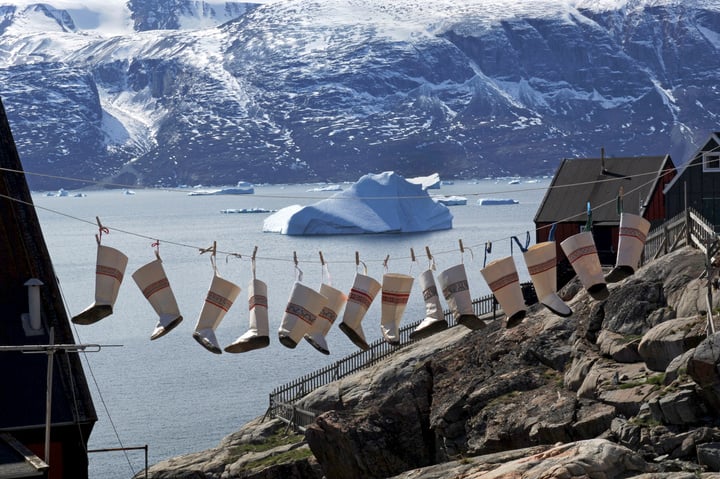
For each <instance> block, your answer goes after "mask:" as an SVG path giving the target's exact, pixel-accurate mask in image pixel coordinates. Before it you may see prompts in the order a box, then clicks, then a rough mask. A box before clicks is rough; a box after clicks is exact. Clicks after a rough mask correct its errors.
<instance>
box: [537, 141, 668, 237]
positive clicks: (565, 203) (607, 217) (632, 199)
mask: <svg viewBox="0 0 720 479" xmlns="http://www.w3.org/2000/svg"><path fill="white" fill-rule="evenodd" d="M603 165H604V170H603ZM665 168H674V166H673V164H672V161H671V160H670V157H669V156H667V155H666V156H642V157H627V158H604V159H603V158H574V159H565V160H563V161H562V163H561V164H560V166H559V167H558V170H557V172H556V173H555V176H554V177H553V180H552V182H551V183H550V186H549V187H548V191H547V192H546V193H545V198H544V199H543V201H542V203H541V204H540V207H539V208H538V212H537V214H536V215H535V223H555V222H571V223H584V222H585V221H586V219H587V215H586V209H587V207H586V205H587V203H588V202H590V206H591V208H592V217H593V222H595V223H612V224H617V223H618V222H619V219H620V218H619V216H618V214H617V207H616V203H617V202H616V200H617V197H618V194H619V191H620V188H621V187H622V190H623V211H625V212H628V213H634V214H640V215H642V214H643V213H644V210H645V208H646V207H647V203H648V201H649V200H650V199H651V195H652V193H653V191H654V190H655V186H656V184H657V181H658V179H659V174H660V172H661V171H663V170H664V169H665Z"/></svg>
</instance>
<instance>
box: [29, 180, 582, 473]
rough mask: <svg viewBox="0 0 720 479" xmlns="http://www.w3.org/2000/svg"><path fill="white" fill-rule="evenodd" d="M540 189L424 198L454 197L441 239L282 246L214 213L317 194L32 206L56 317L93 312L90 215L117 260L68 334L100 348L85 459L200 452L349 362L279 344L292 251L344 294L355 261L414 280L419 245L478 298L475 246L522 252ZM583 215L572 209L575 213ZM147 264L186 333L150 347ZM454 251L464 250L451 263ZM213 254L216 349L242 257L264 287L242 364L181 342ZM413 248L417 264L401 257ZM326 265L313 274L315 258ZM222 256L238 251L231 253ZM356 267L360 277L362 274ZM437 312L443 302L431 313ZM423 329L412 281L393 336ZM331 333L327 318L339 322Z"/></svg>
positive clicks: (371, 318)
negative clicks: (261, 343)
mask: <svg viewBox="0 0 720 479" xmlns="http://www.w3.org/2000/svg"><path fill="white" fill-rule="evenodd" d="M548 181H549V180H544V179H543V180H539V181H538V182H532V183H527V182H523V183H521V184H515V185H509V184H508V182H507V180H502V181H494V180H481V181H473V182H470V181H462V182H459V181H458V182H455V184H453V185H443V186H442V188H441V189H440V190H431V193H432V194H437V195H448V196H449V195H461V196H465V197H466V198H467V200H468V201H467V205H465V206H451V207H450V211H451V212H452V214H453V216H454V220H453V228H452V229H450V230H445V231H435V232H428V233H417V234H402V235H401V234H380V235H352V236H320V237H293V236H283V235H279V234H273V233H263V232H262V223H263V220H264V219H265V218H266V217H267V216H268V215H269V214H266V213H249V214H222V213H221V212H220V211H221V210H223V209H241V208H260V207H262V208H267V209H280V208H282V207H285V206H288V205H291V204H302V205H304V204H310V203H313V202H315V201H317V200H319V199H322V198H326V197H328V196H330V195H331V194H332V193H329V192H308V189H311V188H313V187H314V186H317V185H286V186H259V187H256V189H255V194H253V195H240V196H188V195H187V191H183V190H172V191H169V190H136V191H135V193H136V194H134V195H129V194H124V192H123V191H122V190H104V191H88V192H87V196H85V197H72V196H66V197H48V196H45V195H44V194H41V193H35V194H34V195H33V201H34V202H35V205H36V207H37V210H38V216H39V218H40V223H41V226H42V229H43V233H44V236H45V241H46V243H47V245H48V248H49V250H50V254H51V257H52V261H53V265H54V268H55V272H56V275H57V278H58V281H59V284H60V288H61V290H62V292H63V295H64V299H65V302H66V307H67V309H68V315H69V316H70V317H71V316H73V315H76V314H78V313H79V312H81V311H82V310H83V309H85V308H86V307H87V306H89V305H90V304H92V302H93V301H94V285H95V259H96V240H95V234H96V233H97V232H98V227H97V224H96V220H95V218H96V217H99V218H100V221H101V222H102V224H103V225H104V226H107V227H108V228H109V234H103V235H102V244H104V245H106V246H111V247H113V248H117V249H119V250H120V251H122V252H123V253H125V254H126V255H127V256H128V257H129V261H128V266H127V270H126V272H125V277H124V280H123V283H122V285H121V287H120V292H119V296H118V298H117V301H116V303H115V307H114V312H113V314H112V315H111V316H109V317H107V318H105V319H103V320H101V321H99V322H98V323H96V324H93V325H89V326H75V325H73V329H74V332H75V339H76V341H77V342H78V343H97V344H101V345H105V347H103V348H102V350H101V351H100V352H96V353H88V354H86V355H84V358H83V364H84V367H85V372H86V376H87V378H88V383H89V385H90V389H91V392H92V394H93V398H94V403H95V407H96V409H97V413H98V422H97V424H96V425H95V428H94V430H93V433H92V435H91V437H90V445H89V446H90V449H102V448H117V447H121V446H125V447H135V446H143V445H146V444H147V445H148V446H149V463H150V464H154V463H156V462H158V461H161V460H163V459H167V458H170V457H173V456H177V455H181V454H186V453H191V452H196V451H200V450H204V449H207V448H210V447H213V446H215V445H217V444H218V443H219V442H220V440H221V439H222V438H223V437H225V436H226V435H228V434H230V433H232V432H234V431H236V430H238V429H239V428H240V427H241V426H242V425H243V424H245V423H246V422H248V421H249V420H251V419H253V418H255V417H258V416H262V415H263V414H264V413H265V411H266V409H267V407H268V395H269V393H270V392H271V391H272V390H273V389H274V388H275V387H276V386H279V385H281V384H283V383H285V382H288V381H291V380H293V379H295V378H297V377H299V376H302V375H304V374H307V373H309V372H311V371H314V370H315V369H318V368H321V367H323V366H325V365H327V364H330V363H332V362H334V361H336V360H338V359H340V358H342V357H343V356H345V355H347V354H349V353H351V352H354V351H355V350H356V347H355V346H354V345H353V344H352V343H351V342H350V340H349V339H348V338H347V337H346V336H345V335H344V334H343V333H342V332H341V331H340V330H339V329H338V328H337V326H333V328H331V330H330V332H329V334H328V337H327V339H328V345H329V348H330V352H331V354H330V355H329V356H325V355H323V354H321V353H319V352H318V351H316V350H315V349H314V348H313V347H312V346H310V344H309V343H306V342H301V343H300V344H299V345H298V346H297V347H296V348H295V349H289V348H286V347H285V346H283V345H281V344H280V343H279V342H278V341H277V329H278V327H279V325H280V321H281V319H282V314H283V311H284V309H285V305H286V304H287V300H288V297H289V294H290V291H291V289H292V285H293V282H294V281H295V279H296V275H297V270H296V268H295V264H294V261H293V256H294V255H293V253H296V255H297V258H298V268H299V270H300V271H302V281H303V283H305V284H306V285H309V286H313V287H317V288H319V286H320V284H321V282H322V281H323V280H324V281H325V282H328V281H329V282H330V283H331V284H332V285H333V286H334V287H336V288H338V289H340V290H342V291H346V292H347V291H349V290H350V288H351V286H352V281H353V277H354V275H355V272H356V271H357V268H356V264H355V252H356V251H357V252H358V253H359V257H360V260H361V261H362V262H364V263H365V265H366V266H367V274H369V275H370V276H373V277H374V278H376V279H377V280H378V281H381V279H382V275H383V273H384V272H385V271H386V270H385V268H384V266H383V264H384V261H385V259H386V258H387V257H388V255H389V261H388V263H387V272H391V273H404V274H411V275H413V276H415V277H417V276H418V275H419V273H421V272H422V271H423V270H425V269H426V268H427V267H428V260H427V256H426V250H425V247H426V246H427V247H428V248H429V249H430V252H431V254H433V256H434V258H435V261H436V263H437V271H438V272H439V271H442V270H444V269H446V268H449V267H451V266H454V265H456V264H458V263H459V262H461V261H462V262H464V263H465V266H466V269H467V272H468V281H469V284H470V290H471V293H472V295H473V297H478V296H482V295H486V294H488V293H489V290H488V288H487V285H486V284H485V282H484V280H483V279H482V276H481V275H480V269H481V268H482V267H483V261H484V260H485V255H484V248H483V245H484V244H485V243H486V242H487V241H491V242H493V246H492V253H491V254H489V255H488V256H487V262H490V261H492V260H494V259H499V258H502V257H504V256H507V255H509V254H510V252H511V246H510V244H511V241H510V237H511V236H513V235H515V236H517V237H518V238H519V239H520V241H521V242H523V243H524V241H525V236H526V232H527V231H530V236H531V238H532V242H534V238H535V234H534V231H533V228H534V226H533V222H532V220H533V217H534V215H535V213H536V211H537V208H538V205H539V203H540V201H541V200H542V197H543V195H544V193H545V189H546V188H547V186H548ZM483 197H492V198H513V199H515V200H518V202H519V203H518V204H515V205H495V206H478V205H477V200H478V198H483ZM578 210H579V211H581V210H582V205H579V206H578ZM158 239H159V240H160V246H159V253H160V257H161V258H162V260H163V265H164V267H165V271H166V273H167V276H168V279H169V281H170V284H171V286H172V288H173V291H174V294H175V297H176V298H177V301H178V304H179V307H180V311H181V313H182V315H183V317H184V321H183V322H182V323H181V324H180V325H179V326H178V327H177V328H176V329H175V330H173V331H172V332H171V333H169V334H168V335H166V336H164V337H162V338H160V339H157V340H155V341H150V334H151V333H152V330H153V328H154V326H155V323H156V321H157V316H156V315H155V312H154V311H153V309H152V307H151V306H150V304H149V303H148V302H147V301H146V300H145V298H144V297H143V295H142V293H141V292H140V290H139V288H138V287H137V286H136V284H135V282H134V281H133V279H132V277H131V275H132V273H133V272H134V271H135V270H137V269H138V268H139V267H141V266H143V265H144V264H146V263H148V262H150V261H152V260H154V259H155V254H154V248H153V247H152V243H153V242H154V241H155V240H158ZM459 240H462V243H463V246H464V247H465V248H466V250H465V252H464V253H463V254H461V253H460V251H459ZM213 242H216V243H217V249H218V251H219V252H218V254H217V258H216V260H217V261H216V262H217V268H218V272H219V274H220V275H221V276H222V277H224V278H226V279H228V280H230V281H232V282H234V283H236V284H238V285H239V286H240V287H241V288H242V292H241V293H240V296H239V297H238V299H237V300H236V302H235V304H234V305H233V307H232V308H231V309H230V310H229V312H228V314H227V315H226V316H225V318H224V319H223V321H222V322H221V323H220V325H219V326H218V328H217V331H216V334H217V337H218V340H219V342H220V345H221V347H225V346H226V345H228V344H230V343H231V342H232V341H234V340H235V339H236V338H237V337H238V336H240V335H241V334H242V333H244V332H245V331H246V330H247V321H248V311H247V285H248V282H249V281H250V279H251V277H252V273H251V267H250V264H251V263H250V256H251V255H252V252H253V249H254V247H255V246H257V247H258V251H257V261H256V268H257V278H258V279H261V280H263V281H265V282H266V283H267V284H268V302H269V315H270V335H271V344H270V346H269V347H268V348H265V349H260V350H257V351H252V352H248V353H243V354H229V353H223V354H220V355H216V354H212V353H210V352H208V351H207V350H205V349H204V348H203V347H201V346H200V345H199V344H198V343H197V342H196V341H195V340H194V339H193V338H192V332H193V330H194V327H195V324H196V322H197V318H198V316H199V314H200V310H201V308H202V305H203V302H204V299H205V295H206V293H207V290H208V287H209V285H210V281H211V279H212V275H213V269H212V264H211V261H210V256H209V254H200V248H207V247H209V246H211V245H212V244H213ZM411 248H412V249H413V250H414V253H415V255H416V257H417V262H416V263H413V262H412V261H411V259H410V255H411V251H410V250H411ZM320 251H322V253H323V257H324V259H325V261H326V262H327V264H328V270H329V273H330V275H329V277H328V275H324V274H323V268H322V266H321V263H320V257H319V252H320ZM228 253H239V254H240V255H241V257H238V256H237V255H234V254H233V255H230V254H228ZM514 255H515V262H516V265H517V269H518V272H519V274H520V277H521V281H526V280H528V279H529V276H528V274H527V269H526V267H525V265H524V263H523V261H522V256H521V254H520V250H519V249H518V248H517V247H515V248H514ZM361 268H362V265H361ZM443 304H444V303H443ZM423 317H424V304H423V301H422V296H421V294H420V291H419V285H418V281H417V280H416V281H415V284H414V286H413V290H412V292H411V295H410V300H409V303H408V307H407V309H406V311H405V314H404V316H403V324H407V323H408V322H412V321H416V320H419V319H422V318H423ZM338 321H339V320H338ZM363 329H364V331H365V334H366V336H367V339H368V342H371V341H374V340H376V339H378V338H379V337H380V336H381V334H380V300H379V298H377V299H376V300H375V301H374V302H373V304H372V306H371V308H370V310H369V311H368V314H367V316H366V317H365V319H364V321H363ZM143 466H144V454H143V452H142V451H129V452H128V453H127V455H125V454H124V453H122V452H109V453H93V454H90V477H92V478H109V479H116V478H117V479H126V478H129V477H131V476H132V475H133V473H134V472H135V473H136V472H138V471H140V470H141V469H142V467H143Z"/></svg>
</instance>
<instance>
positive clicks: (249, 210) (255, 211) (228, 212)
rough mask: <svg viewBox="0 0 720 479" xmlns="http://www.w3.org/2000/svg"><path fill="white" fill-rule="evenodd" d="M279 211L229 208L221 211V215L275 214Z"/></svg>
mask: <svg viewBox="0 0 720 479" xmlns="http://www.w3.org/2000/svg"><path fill="white" fill-rule="evenodd" d="M276 211H277V210H268V209H265V208H227V209H224V210H220V213H222V214H225V215H229V214H233V213H274V212H276Z"/></svg>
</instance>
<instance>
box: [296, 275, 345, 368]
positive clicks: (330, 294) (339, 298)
mask: <svg viewBox="0 0 720 479" xmlns="http://www.w3.org/2000/svg"><path fill="white" fill-rule="evenodd" d="M320 294H322V295H323V296H325V297H326V298H327V299H328V303H327V305H326V306H325V307H324V308H323V309H322V311H320V314H318V317H317V320H316V321H315V323H314V324H313V325H312V328H310V331H308V333H307V334H306V335H305V340H306V341H307V342H308V343H310V344H312V346H313V347H314V348H315V349H317V350H318V351H320V352H321V353H323V354H330V349H329V348H328V345H327V341H326V340H325V337H326V336H327V333H328V331H330V328H331V327H332V325H333V323H334V322H335V320H336V319H337V317H338V315H339V314H340V311H341V310H342V308H343V306H345V303H346V302H347V296H345V293H343V292H342V291H340V290H338V289H335V288H333V287H332V286H330V285H329V284H325V283H323V284H322V285H321V286H320Z"/></svg>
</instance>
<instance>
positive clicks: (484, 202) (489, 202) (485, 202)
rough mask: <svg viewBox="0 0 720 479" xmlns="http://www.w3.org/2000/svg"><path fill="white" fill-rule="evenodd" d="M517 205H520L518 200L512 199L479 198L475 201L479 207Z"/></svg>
mask: <svg viewBox="0 0 720 479" xmlns="http://www.w3.org/2000/svg"><path fill="white" fill-rule="evenodd" d="M518 203H520V202H519V201H518V200H514V199H512V198H480V199H479V200H478V201H477V204H478V205H480V206H494V205H516V204H518Z"/></svg>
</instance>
